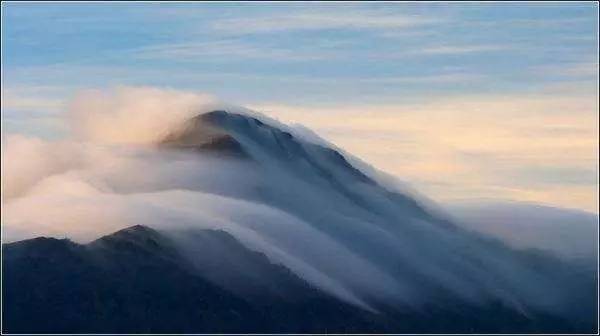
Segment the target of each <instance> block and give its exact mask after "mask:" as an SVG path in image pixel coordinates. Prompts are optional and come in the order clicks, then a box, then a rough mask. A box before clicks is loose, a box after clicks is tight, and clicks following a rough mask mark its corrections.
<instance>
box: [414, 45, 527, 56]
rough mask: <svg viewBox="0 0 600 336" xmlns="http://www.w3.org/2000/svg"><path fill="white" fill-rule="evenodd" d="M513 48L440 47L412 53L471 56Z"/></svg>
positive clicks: (511, 47)
mask: <svg viewBox="0 0 600 336" xmlns="http://www.w3.org/2000/svg"><path fill="white" fill-rule="evenodd" d="M514 48H515V47H514V46H510V45H494V44H483V45H441V46H433V47H425V48H422V49H418V50H415V51H414V52H412V53H413V54H417V55H458V54H473V53H484V52H491V51H504V50H510V49H514Z"/></svg>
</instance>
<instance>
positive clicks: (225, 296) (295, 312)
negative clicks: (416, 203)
mask: <svg viewBox="0 0 600 336" xmlns="http://www.w3.org/2000/svg"><path fill="white" fill-rule="evenodd" d="M196 235H198V236H202V237H203V241H205V242H206V241H207V240H213V241H214V242H217V241H218V242H221V241H223V240H226V241H229V243H228V244H229V246H233V248H235V249H238V251H237V252H236V253H238V254H240V253H241V254H245V258H246V259H248V260H253V262H254V263H255V264H260V266H259V267H260V268H259V269H261V270H262V271H263V272H265V274H264V276H265V277H272V276H271V274H276V275H277V276H276V277H275V278H276V279H277V281H279V282H280V283H281V285H282V287H281V288H287V289H290V288H293V290H294V293H291V294H293V295H291V296H290V297H292V298H293V297H295V298H297V299H296V300H289V299H283V298H282V296H281V295H277V296H275V295H272V294H270V293H269V291H265V290H264V288H260V286H256V285H253V284H252V283H253V282H254V283H259V282H256V281H249V280H248V279H245V281H247V283H248V286H250V287H252V286H254V287H257V288H254V290H250V289H248V288H246V289H245V290H246V292H248V293H250V292H251V293H253V295H251V296H249V297H248V298H242V297H241V296H237V295H235V294H234V293H233V292H230V291H229V290H227V289H224V288H221V287H219V286H217V285H215V284H214V283H213V282H212V281H210V280H207V279H206V278H205V277H204V276H203V275H202V274H200V273H198V272H197V271H196V268H194V266H192V265H190V264H189V263H188V261H187V259H185V258H182V257H181V255H180V254H179V252H178V251H177V250H175V249H174V248H173V247H172V246H171V244H170V240H169V238H167V237H165V236H163V235H161V234H159V233H158V232H156V231H154V230H151V229H149V228H146V227H143V226H135V227H131V228H128V229H125V230H122V231H119V232H117V233H114V234H112V235H109V236H105V237H102V238H100V239H98V240H96V241H94V242H92V243H90V244H87V245H78V244H75V243H73V242H71V241H69V240H64V239H63V240H58V239H53V238H37V239H32V240H26V241H21V242H16V243H11V244H6V245H4V246H3V253H4V265H3V266H4V269H3V281H4V283H3V284H4V286H3V298H4V301H3V314H4V316H3V318H4V330H3V331H4V332H10V333H42V332H43V333H77V332H86V333H89V332H94V333H111V332H118V333H127V332H136V333H140V332H152V333H159V332H169V333H174V332H175V333H177V332H182V333H183V332H195V333H199V332H200V333H201V332H221V333H228V332H291V331H305V332H317V331H326V330H337V331H340V332H351V331H359V330H378V328H377V327H376V325H377V324H376V323H375V322H374V321H370V320H373V319H375V317H373V316H372V315H373V314H371V313H366V312H364V311H362V310H360V309H358V308H355V307H352V306H349V305H347V304H344V303H341V302H339V301H337V300H335V299H333V298H331V297H329V296H327V295H324V294H322V293H320V292H318V291H316V290H314V289H313V288H311V287H309V286H308V285H306V284H305V283H304V282H303V281H302V280H300V279H299V278H297V277H295V276H294V275H292V274H291V273H290V272H289V271H287V270H286V269H284V268H283V267H280V266H276V265H272V264H270V263H269V262H268V260H267V259H266V258H265V257H264V256H262V255H260V254H258V253H256V252H252V251H249V250H245V249H244V250H242V249H243V247H242V246H241V245H240V244H238V243H237V242H235V241H234V240H233V238H232V237H231V236H229V235H228V234H226V233H224V232H222V231H212V230H205V231H199V232H197V233H196ZM219 246H221V245H220V244H219ZM213 248H214V246H207V249H206V252H207V253H208V255H213V256H214V253H215V251H214V250H213ZM202 264H204V263H199V264H198V265H202ZM219 264H220V262H216V263H214V264H212V265H210V266H205V267H206V268H205V269H206V271H215V270H218V269H220V268H221V267H220V265H219ZM223 267H225V269H224V270H225V271H226V272H229V273H230V276H229V279H232V278H233V277H232V276H231V273H232V272H234V271H233V270H232V269H233V267H236V266H235V265H229V264H226V263H225V264H224V265H223ZM209 278H210V276H209ZM213 280H215V278H213ZM260 293H262V294H265V295H264V296H263V297H262V298H259V297H260V295H259V294H260ZM298 298H302V299H301V300H299V299H298Z"/></svg>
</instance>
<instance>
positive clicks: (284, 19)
mask: <svg viewBox="0 0 600 336" xmlns="http://www.w3.org/2000/svg"><path fill="white" fill-rule="evenodd" d="M442 21H443V19H441V18H433V17H426V16H422V15H409V14H401V13H398V12H395V11H389V10H376V9H366V8H362V9H357V8H344V7H324V8H321V9H314V10H304V11H296V12H295V13H274V14H270V15H263V16H256V17H246V18H231V19H220V20H215V21H214V22H213V23H212V24H211V27H212V29H214V30H215V31H217V32H221V33H227V34H232V35H243V34H250V33H272V32H279V31H290V30H323V29H390V28H407V27H415V26H424V25H429V24H434V23H439V22H442Z"/></svg>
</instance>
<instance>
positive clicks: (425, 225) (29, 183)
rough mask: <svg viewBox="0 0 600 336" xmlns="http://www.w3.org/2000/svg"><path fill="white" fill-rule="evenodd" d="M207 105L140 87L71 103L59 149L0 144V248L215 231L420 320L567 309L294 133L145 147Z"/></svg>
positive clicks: (552, 283) (483, 243)
mask: <svg viewBox="0 0 600 336" xmlns="http://www.w3.org/2000/svg"><path fill="white" fill-rule="evenodd" d="M216 106H227V104H221V103H219V102H217V101H216V100H214V98H211V97H209V96H206V95H198V94H193V93H182V92H176V91H169V90H159V89H153V88H117V89H115V90H111V91H107V92H103V91H92V92H85V93H83V94H81V95H79V96H77V97H76V98H75V100H74V101H73V102H72V103H71V104H70V108H69V111H68V120H69V121H70V123H71V126H72V129H73V136H72V138H70V139H67V140H63V141H58V142H48V141H42V140H39V139H28V138H25V137H22V136H10V137H8V138H7V139H6V141H5V146H4V147H3V160H2V162H3V165H4V164H5V166H3V176H2V180H3V190H4V193H3V209H2V210H3V219H4V222H3V230H4V231H3V237H4V240H5V241H14V240H20V239H25V238H32V237H36V236H54V237H68V238H71V239H73V240H76V241H80V242H86V241H90V240H92V239H95V238H97V237H99V236H100V235H103V234H108V233H111V232H113V231H115V230H118V229H121V228H124V227H127V226H131V225H136V224H143V225H148V226H150V227H153V228H156V229H161V230H165V231H168V232H176V231H178V230H184V229H190V228H194V229H202V228H217V229H222V230H225V231H227V232H229V233H231V234H232V235H233V236H234V237H236V238H237V239H238V240H240V241H241V242H242V243H243V244H245V245H246V246H248V247H249V248H251V249H253V250H257V251H260V252H263V253H265V254H266V255H267V256H268V257H269V258H270V259H271V260H272V261H273V262H275V263H279V264H282V265H285V266H286V267H288V268H289V269H290V270H291V271H292V272H294V273H296V274H298V275H299V276H300V277H302V278H303V279H305V280H306V281H308V282H309V283H311V284H312V285H314V286H317V287H319V288H321V289H323V290H325V291H327V292H329V293H331V294H332V295H335V296H337V297H339V298H341V299H343V300H346V301H348V302H351V303H353V304H356V305H358V306H361V307H363V308H365V309H370V310H376V308H374V307H376V306H377V304H380V303H382V302H386V303H392V304H394V305H400V306H403V307H407V309H408V308H410V309H421V307H424V306H426V305H431V304H439V303H440V302H441V301H440V298H441V297H447V296H448V295H450V296H452V297H457V298H460V300H463V301H464V302H469V303H471V304H483V303H486V302H490V301H496V300H500V301H501V302H503V303H505V304H507V305H510V306H512V307H516V308H518V309H519V310H521V311H523V312H524V313H525V314H526V313H527V312H528V311H530V310H544V311H548V312H551V313H565V311H567V310H568V308H569V305H570V304H571V303H572V301H573V300H575V299H576V296H573V294H572V293H571V290H572V288H571V287H569V286H567V285H565V280H564V279H563V278H562V277H563V276H564V275H562V274H554V273H552V272H549V273H544V272H541V271H539V270H538V269H536V268H534V267H530V265H528V264H527V263H526V262H524V261H521V260H520V258H521V257H520V256H519V255H518V254H514V252H513V251H511V250H510V249H507V248H505V247H503V245H502V244H499V243H497V242H493V241H488V240H486V239H482V238H481V237H479V236H478V235H476V234H472V233H468V232H464V231H462V230H459V229H457V228H455V227H454V226H453V225H451V224H449V223H447V222H445V221H444V219H442V218H437V217H436V216H434V215H431V214H430V213H429V212H427V211H426V210H424V209H423V208H422V207H421V206H419V204H418V203H415V202H413V201H412V199H411V198H407V197H406V196H403V195H401V194H395V193H393V192H392V191H394V190H398V189H399V188H401V187H399V186H397V185H394V186H391V185H386V186H384V187H385V188H382V187H381V186H380V185H377V184H372V183H366V182H364V178H363V177H361V175H360V174H359V173H357V172H356V171H355V170H352V169H350V168H349V167H348V165H347V164H346V163H345V161H344V160H342V159H340V157H339V156H337V155H335V154H334V152H332V151H331V150H329V149H327V148H325V147H321V146H316V145H314V144H313V143H315V142H319V141H321V143H322V144H323V142H322V140H319V139H316V138H315V137H312V138H310V135H308V134H309V132H308V131H307V130H303V131H299V130H297V129H294V128H289V127H286V126H284V125H281V124H280V123H278V122H277V121H275V120H271V119H268V118H266V117H264V118H261V119H262V120H263V121H265V122H269V123H270V124H272V125H275V126H277V127H281V128H282V129H283V130H289V131H292V132H293V134H294V135H293V136H290V135H286V133H284V132H281V131H279V130H277V129H273V128H269V127H267V126H265V125H264V124H259V123H252V122H249V121H247V120H244V119H240V118H238V119H236V118H233V119H232V120H230V121H228V122H230V123H231V127H232V128H231V130H230V131H231V132H232V134H234V135H235V136H236V139H238V140H239V141H240V142H241V143H242V145H243V147H244V150H246V151H247V152H248V153H249V155H250V156H251V157H252V158H253V159H252V160H243V159H239V158H232V157H223V156H219V155H214V154H208V153H205V154H203V153H199V152H196V151H186V150H175V149H170V148H164V147H161V146H157V145H156V143H157V141H159V140H160V139H162V137H164V135H165V134H167V133H168V132H169V130H172V129H174V128H175V129H176V128H177V126H178V125H179V124H181V123H183V122H185V121H186V120H187V119H188V118H189V117H190V116H194V115H196V114H199V113H202V112H207V111H209V110H211V109H213V108H215V107H216ZM227 108H228V109H231V108H232V107H231V106H229V107H227ZM236 111H237V112H240V113H250V112H248V111H246V110H245V109H242V108H237V109H236ZM240 125H241V126H240ZM369 174H371V175H376V171H372V172H370V173H369ZM357 176H358V177H357ZM377 180H378V181H379V183H384V182H383V181H385V179H384V178H381V176H380V178H379V179H377ZM182 246H183V245H182ZM190 257H191V258H193V255H190ZM578 275H579V274H578ZM567 284H571V283H570V282H567Z"/></svg>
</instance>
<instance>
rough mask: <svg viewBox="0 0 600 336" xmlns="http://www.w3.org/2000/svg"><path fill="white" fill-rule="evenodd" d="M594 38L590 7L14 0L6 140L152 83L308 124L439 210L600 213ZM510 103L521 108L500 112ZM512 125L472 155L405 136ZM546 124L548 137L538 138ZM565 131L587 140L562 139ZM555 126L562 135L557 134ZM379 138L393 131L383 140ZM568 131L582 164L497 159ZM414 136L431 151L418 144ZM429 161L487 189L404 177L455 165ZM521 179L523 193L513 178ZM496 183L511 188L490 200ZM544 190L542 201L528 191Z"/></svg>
mask: <svg viewBox="0 0 600 336" xmlns="http://www.w3.org/2000/svg"><path fill="white" fill-rule="evenodd" d="M597 30H598V6H597V4H596V3H593V2H587V3H583V2H580V3H566V2H565V3H542V4H538V3H535V4H534V3H529V4H528V3H513V2H511V3H508V2H507V3H479V4H478V3H108V2H107V3H94V4H84V3H79V4H71V3H6V2H4V3H3V4H2V56H3V57H2V69H3V73H2V83H3V106H2V113H3V130H4V131H5V132H9V133H23V134H28V135H34V136H41V137H45V138H58V137H62V136H64V134H65V133H66V129H65V127H64V124H63V122H62V121H61V119H60V117H59V116H60V115H61V113H62V111H63V110H64V109H65V106H66V105H67V104H68V103H67V102H68V101H69V99H70V97H72V96H73V95H75V94H76V92H78V91H79V90H82V89H89V88H111V87H115V86H150V87H159V88H172V89H178V90H185V91H194V92H202V93H209V94H212V95H215V96H217V97H219V98H221V99H223V100H225V101H228V102H233V103H237V104H241V105H246V106H250V107H254V108H257V109H260V110H263V111H267V112H269V113H272V114H274V115H275V116H276V117H279V118H280V119H282V121H290V122H301V123H303V124H307V126H309V127H312V128H314V129H316V130H317V131H318V132H319V133H321V134H323V135H324V136H325V137H326V138H328V139H330V140H331V141H333V142H335V143H336V144H338V145H340V146H341V147H344V148H347V149H348V150H349V151H351V152H353V153H356V154H357V155H359V156H360V157H363V158H365V159H366V160H367V161H370V162H372V163H374V164H375V165H376V166H379V167H381V168H383V169H385V170H387V171H390V172H392V173H394V174H396V175H401V176H402V177H404V178H407V179H409V180H411V181H415V183H416V184H417V186H418V187H422V188H421V189H424V190H425V191H427V192H431V193H433V194H434V196H435V195H440V197H441V198H443V199H446V198H448V196H447V195H457V194H458V195H461V196H465V195H467V194H469V195H472V196H474V197H477V196H482V197H484V196H485V197H488V196H490V195H492V196H493V195H497V194H500V195H501V196H502V197H508V198H510V197H517V198H523V199H527V200H536V201H541V202H549V203H552V204H561V205H566V206H572V207H579V208H585V209H588V210H590V209H591V210H593V209H594V207H595V206H592V204H595V199H596V197H597V196H596V195H595V192H593V193H592V190H595V188H596V187H597V177H596V175H597V164H595V163H594V162H595V159H596V154H593V153H592V151H594V150H596V153H597V141H596V139H595V136H596V134H597V126H592V125H589V124H590V121H591V122H592V123H593V122H594V121H596V120H597V102H596V101H597V84H596V83H597V76H598V60H597V58H598V54H597V44H598V33H597ZM506 101H510V102H512V104H513V105H511V106H505V105H503V104H505V102H506ZM468 102H471V103H470V104H469V103H468ZM472 102H480V104H479V105H478V106H479V107H477V106H474V105H473V103H472ZM544 102H546V103H544ZM465 104H466V105H465ZM540 104H541V105H540ZM544 104H546V105H544ZM452 106H455V107H456V106H460V110H456V109H452ZM557 106H560V107H561V109H560V110H556V109H557ZM424 107H427V108H424ZM503 108H504V109H506V113H504V112H503V111H502V109H503ZM546 108H547V109H546ZM434 110H435V111H434ZM344 111H349V112H348V113H347V114H346V113H345V112H344ZM412 111H421V112H412ZM436 111H446V112H445V113H446V114H445V115H443V116H440V115H439V112H436ZM490 111H493V112H490ZM515 115H517V116H519V118H520V119H519V120H522V122H515V123H513V124H511V125H510V126H507V127H513V128H511V130H513V132H512V133H511V134H510V135H506V134H503V133H501V130H499V129H494V130H491V131H490V132H488V133H487V134H495V133H494V132H496V131H497V132H498V138H497V139H495V140H494V141H490V142H489V143H490V146H489V147H486V148H476V149H473V148H472V147H474V146H471V145H468V146H467V145H465V144H468V141H477V140H473V139H471V140H467V139H465V140H464V142H459V141H454V140H452V139H450V140H448V141H442V142H440V141H438V140H436V141H437V142H436V144H437V145H435V146H434V147H431V148H430V147H427V146H433V145H432V143H433V140H431V139H429V138H427V139H422V138H418V139H417V138H416V136H413V137H412V138H411V135H410V134H411V133H410V132H411V131H412V132H413V133H418V131H417V130H414V129H413V130H411V129H407V128H406V127H405V125H403V123H406V122H410V123H421V125H422V126H423V127H425V126H428V124H430V123H433V124H434V125H433V126H435V127H433V128H432V129H434V130H436V131H435V132H434V131H431V132H430V133H431V134H429V135H428V136H429V137H435V136H436V134H439V129H442V128H443V129H444V130H445V132H444V136H450V137H452V134H454V132H455V131H456V132H460V131H461V128H460V127H465V126H464V125H465V124H469V123H471V122H473V123H480V124H476V125H482V126H481V127H490V125H489V124H490V120H492V121H493V120H499V119H503V118H514V116H515ZM365 116H369V117H370V118H379V119H386V118H391V119H390V125H392V126H394V125H395V126H394V127H389V128H386V129H383V128H382V127H381V126H380V125H373V126H371V127H369V126H367V125H370V124H371V123H369V122H359V121H358V120H362V119H361V118H364V117H365ZM520 116H524V117H523V118H521V117H520ZM568 116H570V117H568ZM486 118H487V119H486ZM566 118H571V119H569V120H567V119H566ZM392 119H393V120H392ZM440 120H442V121H446V122H444V123H440ZM503 122H505V121H503ZM336 123H337V124H336ZM492 123H493V122H492ZM540 124H544V125H549V126H548V127H546V128H550V129H551V130H550V131H549V130H548V129H546V128H544V129H541V128H539V127H537V128H536V125H538V126H539V125H540ZM461 125H462V126H461ZM474 125H475V124H474ZM436 127H437V128H436ZM499 127H500V126H499ZM586 127H587V128H586ZM590 127H591V128H590ZM557 128H558V129H559V130H558V131H556V129H557ZM482 129H483V128H482ZM565 129H571V133H574V134H575V135H578V136H579V138H577V140H574V139H573V136H574V135H573V134H570V135H569V134H568V135H565V132H566V133H568V131H565ZM552 130H554V132H559V133H554V134H553V135H548V132H552ZM386 132H387V133H386ZM523 132H525V133H523ZM527 132H529V133H528V135H527V136H525V135H523V134H526V133H527ZM560 132H562V133H560ZM373 134H377V136H373ZM382 134H388V136H387V137H384V138H385V139H384V140H381V138H382ZM481 134H483V133H481ZM556 134H560V135H559V136H558V138H560V139H562V140H563V141H562V142H561V144H563V145H564V146H563V147H564V148H566V149H565V150H567V151H568V149H569V148H570V147H569V145H572V146H583V147H585V146H587V147H585V148H583V147H582V148H579V147H577V148H573V151H572V152H573V153H580V154H577V155H578V156H577V157H573V158H566V159H564V160H563V161H560V160H558V158H555V157H551V155H550V154H544V155H543V159H542V161H541V163H540V161H539V160H538V161H536V160H537V159H536V158H538V159H539V156H540V155H541V154H540V153H549V152H550V148H549V147H554V148H556V144H555V143H552V144H550V143H548V145H547V147H548V148H546V147H544V146H542V145H539V146H538V145H536V146H532V147H528V146H524V147H527V148H528V150H527V151H526V152H523V153H518V155H516V154H514V155H512V156H511V157H510V159H509V160H508V161H507V159H506V158H505V156H506V153H504V152H501V151H500V150H501V149H502V148H504V147H502V146H508V145H507V144H508V143H513V142H514V143H519V142H518V141H524V140H526V139H531V138H532V137H533V138H538V139H541V138H544V137H547V138H548V139H550V138H552V137H553V138H557V135H556ZM538 135H540V137H537V136H538ZM561 135H564V137H563V136H561ZM440 136H441V135H440ZM357 137H358V138H361V137H363V138H368V139H370V140H372V141H375V140H376V139H379V141H380V142H378V143H377V146H380V147H382V148H386V150H385V151H383V150H379V152H377V151H373V150H369V148H365V146H364V145H359V144H355V143H354V142H353V141H354V140H353V139H352V138H357ZM407 139H408V140H407ZM544 139H545V138H544ZM500 140H504V142H502V143H500ZM385 141H387V142H385ZM415 141H416V143H417V144H418V145H419V146H415V147H410V148H408V147H409V146H408V145H407V144H408V143H414V142H415ZM511 141H512V142H511ZM540 141H541V140H540ZM367 142H368V141H365V143H367ZM436 146H437V147H436ZM440 146H441V147H443V148H445V150H442V148H440ZM498 146H500V147H498ZM467 147H468V148H467ZM563 147H561V148H563ZM499 148H500V149H499ZM424 150H429V151H430V152H431V153H436V155H438V154H439V155H438V156H440V157H444V158H446V159H447V160H446V159H444V160H446V161H444V163H447V162H461V163H460V164H461V165H464V164H468V165H471V166H472V165H474V164H477V165H480V166H481V167H480V168H477V169H475V168H473V169H475V170H476V171H477V174H482V176H483V175H486V174H487V175H489V176H488V177H489V178H485V179H482V180H481V181H479V182H474V181H472V182H469V183H472V184H473V186H472V187H471V188H470V189H469V190H462V191H456V190H454V189H448V188H450V187H448V186H447V180H448V179H452V178H456V177H457V175H456V174H457V172H456V171H453V170H452V169H450V170H444V171H443V172H441V171H439V170H438V169H434V170H432V171H431V172H430V174H429V175H426V176H424V175H423V173H422V171H424V170H425V171H427V169H421V168H422V167H421V168H419V167H418V166H415V167H413V168H412V170H411V169H406V167H407V165H408V163H407V162H405V161H403V160H401V159H398V158H399V157H403V158H408V157H414V158H415V160H422V161H420V162H423V160H424V161H425V162H428V164H429V165H428V166H427V167H433V166H435V167H444V166H445V165H444V164H441V163H440V162H439V161H438V159H435V160H433V159H432V158H427V157H424V155H423V154H419V155H417V154H415V152H417V151H424ZM438 151H441V152H439V153H438ZM499 151H500V152H499ZM374 152H377V153H374ZM581 153H583V154H581ZM432 155H433V154H432ZM573 155H575V154H573ZM475 157H476V159H474V158H475ZM390 158H392V159H390ZM394 159H395V161H394ZM567 159H568V160H567ZM432 160H433V161H432ZM490 160H491V161H490ZM523 160H526V162H525V161H523ZM544 160H547V161H544ZM559 161H560V162H559ZM390 162H395V163H390ZM506 162H510V164H509V163H506ZM535 162H538V164H537V166H536V164H535ZM502 164H506V165H507V166H506V167H504V166H503V165H502ZM515 167H519V169H521V170H523V169H524V168H523V167H525V168H527V169H526V170H524V171H521V170H519V171H515V169H516V168H515ZM536 167H537V168H536ZM540 167H541V168H540ZM549 167H550V168H549ZM473 169H471V170H467V171H463V172H462V173H464V174H466V175H468V174H469V171H471V173H472V170H473ZM536 169H537V170H536ZM418 172H421V173H418ZM444 172H445V173H444ZM582 172H583V173H582ZM487 175H486V176H487ZM436 176H439V178H437V177H436ZM490 178H491V180H490ZM515 179H517V180H519V181H522V183H521V184H524V185H521V184H520V185H519V186H510V187H507V186H506V185H505V184H503V183H504V182H502V181H510V180H513V181H514V180H515ZM548 181H550V182H551V183H550V184H549V183H548ZM560 181H563V182H564V181H567V182H568V181H570V182H569V184H568V185H569V187H572V185H573V183H572V181H575V182H576V183H575V184H576V185H577V188H584V189H585V188H587V189H585V191H583V189H581V190H580V189H577V191H573V194H577V195H578V196H577V197H576V198H577V200H574V199H564V200H563V199H562V198H560V197H558V198H556V197H554V198H553V197H550V196H548V195H549V194H548V193H550V192H554V193H555V192H556V189H555V185H556V183H558V182H560ZM459 182H460V178H459ZM553 182H556V183H554V184H552V183H553ZM478 183H479V184H478ZM565 183H566V182H565ZM490 184H493V185H494V186H496V184H499V185H501V186H502V188H505V189H502V190H504V191H498V190H496V189H494V190H488V189H486V188H487V186H489V185H490ZM540 184H543V185H544V188H546V189H544V191H540V193H536V194H535V195H532V194H530V193H528V192H529V191H531V190H538V189H535V188H538V187H539V185H540ZM443 185H446V187H444V186H443ZM548 185H550V187H551V188H550V187H548ZM436 188H437V189H436ZM444 188H446V189H444ZM482 188H483V189H485V190H484V191H481V189H482ZM506 188H508V190H509V191H507V190H506ZM515 188H517V189H518V190H519V192H520V193H519V194H518V195H517V194H516V192H515V191H514V189H515ZM519 188H520V189H519ZM553 188H554V189H553ZM442 189H443V190H442ZM540 190H541V189H540ZM542 194H543V195H545V196H543V197H542V196H540V195H542ZM445 195H446V196H445ZM515 195H516V196H515ZM465 197H466V196H465ZM586 198H587V200H586V201H584V199H586ZM582 204H585V205H582Z"/></svg>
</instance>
